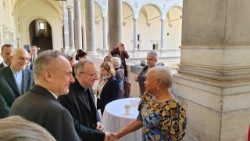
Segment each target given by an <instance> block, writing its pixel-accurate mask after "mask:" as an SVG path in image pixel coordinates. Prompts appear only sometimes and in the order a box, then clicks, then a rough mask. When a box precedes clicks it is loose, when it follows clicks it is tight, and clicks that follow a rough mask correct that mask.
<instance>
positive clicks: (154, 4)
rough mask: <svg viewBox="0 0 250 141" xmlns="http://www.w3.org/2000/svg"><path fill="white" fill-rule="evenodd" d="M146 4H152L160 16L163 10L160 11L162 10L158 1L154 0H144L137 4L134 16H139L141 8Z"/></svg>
mask: <svg viewBox="0 0 250 141" xmlns="http://www.w3.org/2000/svg"><path fill="white" fill-rule="evenodd" d="M147 5H149V6H153V7H154V8H156V9H157V10H158V12H159V14H160V16H161V15H162V13H163V12H162V10H161V8H160V5H159V4H158V3H156V2H155V1H147V2H144V3H143V4H142V5H140V6H139V8H138V12H137V15H136V17H139V14H140V12H141V10H142V8H143V7H145V6H147Z"/></svg>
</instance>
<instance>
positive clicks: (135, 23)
mask: <svg viewBox="0 0 250 141" xmlns="http://www.w3.org/2000/svg"><path fill="white" fill-rule="evenodd" d="M137 35H138V19H136V18H134V50H137V45H138V40H137Z"/></svg>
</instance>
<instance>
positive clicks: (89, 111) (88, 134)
mask: <svg viewBox="0 0 250 141" xmlns="http://www.w3.org/2000/svg"><path fill="white" fill-rule="evenodd" d="M58 100H59V101H60V103H61V104H62V105H63V106H64V107H65V108H66V109H68V110H69V112H70V113H71V115H72V116H73V118H74V120H75V127H76V130H77V132H78V134H79V136H80V137H81V138H82V139H83V140H86V141H103V140H104V138H105V133H103V132H100V131H98V130H96V129H95V128H96V123H97V122H100V121H101V120H100V117H99V114H98V112H97V110H96V107H95V103H94V95H93V91H92V89H91V88H83V87H82V86H81V85H80V84H79V82H78V81H77V80H76V81H75V82H74V83H72V84H71V85H70V87H69V94H67V95H64V96H60V97H59V98H58Z"/></svg>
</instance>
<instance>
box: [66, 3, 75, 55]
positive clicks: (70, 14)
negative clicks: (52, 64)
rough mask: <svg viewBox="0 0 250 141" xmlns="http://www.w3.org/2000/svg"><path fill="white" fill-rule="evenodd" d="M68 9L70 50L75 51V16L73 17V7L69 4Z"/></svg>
mask: <svg viewBox="0 0 250 141" xmlns="http://www.w3.org/2000/svg"><path fill="white" fill-rule="evenodd" d="M67 9H68V21H69V51H70V52H74V51H75V48H74V27H73V17H72V9H73V8H72V7H71V6H67Z"/></svg>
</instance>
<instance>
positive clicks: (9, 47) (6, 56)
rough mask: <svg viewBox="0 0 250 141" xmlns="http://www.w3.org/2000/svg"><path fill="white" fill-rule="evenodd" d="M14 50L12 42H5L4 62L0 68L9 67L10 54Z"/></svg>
mask: <svg viewBox="0 0 250 141" xmlns="http://www.w3.org/2000/svg"><path fill="white" fill-rule="evenodd" d="M12 51H13V46H12V45H11V44H4V45H3V46H2V48H1V56H2V58H3V62H2V63H1V64H0V68H3V67H7V66H9V65H10V55H11V52H12Z"/></svg>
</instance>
